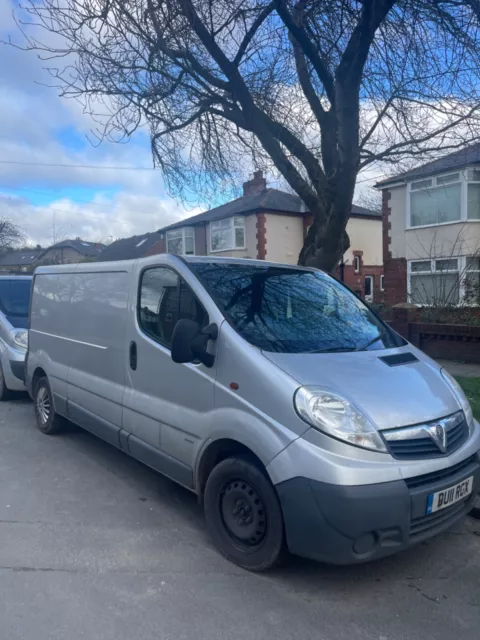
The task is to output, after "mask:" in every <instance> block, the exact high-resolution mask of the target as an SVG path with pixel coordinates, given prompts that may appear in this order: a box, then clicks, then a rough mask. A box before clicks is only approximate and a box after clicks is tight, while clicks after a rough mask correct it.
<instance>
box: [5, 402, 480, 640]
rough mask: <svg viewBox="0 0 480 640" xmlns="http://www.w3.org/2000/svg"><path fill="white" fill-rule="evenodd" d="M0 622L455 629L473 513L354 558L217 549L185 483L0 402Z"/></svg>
mask: <svg viewBox="0 0 480 640" xmlns="http://www.w3.org/2000/svg"><path fill="white" fill-rule="evenodd" d="M0 430H1V433H2V441H1V445H0V636H1V637H2V638H5V639H8V640H57V639H58V640H80V639H83V640H107V639H108V640H133V639H138V640H154V639H155V640H217V639H218V640H237V639H238V640H240V639H241V640H254V639H255V640H274V639H282V640H283V639H294V638H295V639H297V638H298V639H301V640H309V639H311V638H315V640H317V639H319V640H323V639H325V640H345V638H348V639H349V640H357V639H362V640H367V639H368V640H374V639H375V640H412V639H414V638H422V640H430V639H431V640H443V639H445V640H452V638H461V639H462V640H468V639H470V638H471V639H472V640H473V639H478V637H479V633H480V521H475V520H469V521H467V522H464V523H462V524H461V525H460V526H458V527H457V528H456V529H455V530H453V531H451V532H450V533H448V534H445V535H443V536H440V537H439V538H437V539H435V540H434V541H432V542H430V543H428V544H423V545H420V546H419V547H417V548H415V549H413V550H411V551H409V552H406V553H403V554H401V555H398V556H395V557H393V558H389V559H386V560H383V561H379V562H377V563H374V564H370V565H363V566H359V567H343V568H338V567H329V566H322V565H316V564H313V563H311V562H306V561H302V560H294V561H292V562H291V563H290V564H289V566H287V567H286V568H284V569H282V570H281V571H276V572H274V573H271V574H269V575H253V574H249V573H246V572H245V571H243V570H241V569H239V568H236V567H235V566H233V565H231V564H229V563H228V562H227V561H225V560H224V559H223V558H222V557H220V556H219V555H218V554H217V552H216V551H215V549H214V548H213V547H212V545H211V543H210V541H209V539H208V536H207V535H206V533H205V530H204V525H203V519H202V513H201V509H200V508H199V507H198V506H197V504H196V500H195V498H194V496H193V495H191V494H189V493H188V492H187V491H185V490H183V489H181V488H179V487H177V486H175V485H174V484H173V483H171V482H170V481H168V480H166V479H163V478H162V477H160V476H158V475H156V474H155V473H153V472H151V471H150V470H148V469H146V468H145V467H143V466H141V465H140V464H138V463H136V462H135V461H133V460H131V459H129V458H127V457H126V456H125V455H124V454H122V453H120V452H118V451H116V450H114V449H113V448H111V447H109V446H108V445H106V444H104V443H102V442H100V441H99V440H96V439H95V438H94V437H92V436H90V435H88V434H87V433H85V432H82V431H81V430H77V429H75V428H73V427H72V428H71V429H70V430H69V431H68V433H66V434H65V435H62V436H57V437H48V436H44V435H42V434H40V433H39V432H38V431H37V430H36V429H35V428H34V426H33V416H32V407H31V405H30V403H29V402H28V401H27V400H24V399H17V400H15V401H13V402H10V403H6V404H2V405H0Z"/></svg>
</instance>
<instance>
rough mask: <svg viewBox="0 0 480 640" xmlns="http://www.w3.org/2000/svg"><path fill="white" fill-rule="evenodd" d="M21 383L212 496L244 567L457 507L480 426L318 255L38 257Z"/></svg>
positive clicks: (47, 408) (362, 542) (328, 552)
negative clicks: (270, 258)
mask: <svg viewBox="0 0 480 640" xmlns="http://www.w3.org/2000/svg"><path fill="white" fill-rule="evenodd" d="M27 384H28V387H29V390H30V393H31V394H32V397H33V399H34V407H35V413H36V419H37V425H38V428H39V429H40V430H41V431H42V432H43V433H46V434H52V433H54V432H56V431H58V430H59V429H60V428H61V426H62V419H64V418H68V419H69V420H72V421H73V422H75V423H76V424H78V425H80V426H81V427H84V428H85V429H87V430H89V431H91V432H92V433H94V434H96V435H98V436H100V437H101V438H103V439H104V440H106V441H107V442H110V443H111V444H113V445H114V446H116V447H118V448H119V449H121V450H123V451H125V452H127V453H129V454H130V455H132V456H133V457H135V458H137V459H138V460H140V461H142V462H144V463H145V464H147V465H149V466H150V467H152V468H154V469H156V470H158V471H160V472H161V473H163V474H165V475H167V476H168V477H170V478H172V479H173V480H175V481H176V482H178V483H180V484H182V485H183V486H185V487H187V488H188V489H190V490H191V491H194V492H195V493H197V494H198V496H200V497H201V498H202V499H203V503H204V506H205V514H206V519H207V523H208V526H209V529H210V531H211V534H212V537H213V539H214V541H215V543H216V544H217V546H218V547H219V549H220V550H221V551H222V552H223V553H224V554H225V555H226V556H227V557H228V558H229V559H230V560H232V561H233V562H235V563H237V564H239V565H240V566H243V567H245V568H248V569H251V570H257V571H258V570H262V569H267V568H269V567H271V566H273V565H274V564H275V563H277V562H278V561H279V560H280V559H281V558H282V556H283V555H284V552H285V550H286V549H289V550H290V551H291V552H293V553H295V554H299V555H303V556H306V557H309V558H315V559H318V560H321V561H326V562H333V563H338V564H347V563H355V562H362V561H366V560H370V559H373V558H379V557H382V556H386V555H388V554H391V553H394V552H396V551H399V550H402V549H405V548H407V547H409V546H410V545H412V544H414V543H417V542H420V541H422V540H425V539H427V538H429V537H431V536H433V535H435V534H436V533H439V532H441V531H443V530H445V529H447V528H448V527H450V526H451V525H453V524H454V523H455V522H457V521H458V520H459V519H460V518H462V517H463V516H464V515H465V514H466V513H467V512H468V511H469V509H470V508H471V507H472V505H473V502H474V495H475V493H477V492H478V490H479V489H480V460H479V453H478V452H479V449H480V427H479V425H478V423H477V422H476V421H475V420H474V419H473V416H472V411H471V408H470V405H469V403H468V401H467V399H466V397H465V395H464V394H463V392H462V391H461V389H460V387H459V386H458V384H457V383H456V382H455V380H454V379H453V378H451V377H450V376H449V375H448V373H447V372H445V371H444V370H443V369H441V368H440V367H439V365H437V364H436V363H435V362H433V361H432V360H430V359H429V358H428V357H427V356H425V354H423V353H422V352H421V351H419V350H418V349H416V348H414V347H413V346H412V345H410V344H408V343H407V342H406V341H405V340H404V339H403V338H401V337H400V336H399V335H398V334H396V333H395V332H394V331H392V330H391V329H390V328H389V327H388V326H387V325H386V324H384V323H383V322H382V321H381V320H380V319H379V318H378V317H377V316H376V315H375V314H374V313H373V312H372V311H371V310H370V309H369V308H368V307H366V306H365V304H364V303H363V302H362V301H361V300H359V299H358V298H357V297H356V296H354V295H353V294H352V293H351V292H350V291H349V290H348V289H347V288H346V287H344V286H343V285H342V284H341V283H339V282H337V281H336V280H335V279H333V278H331V277H330V276H328V275H326V274H325V273H322V272H320V271H317V270H314V269H304V268H299V267H292V266H287V265H280V264H273V263H267V262H263V261H254V260H236V259H217V258H213V257H193V256H192V257H189V258H185V259H183V258H180V257H177V256H172V255H162V256H158V255H157V256H152V257H149V258H144V259H140V260H136V261H125V262H116V263H115V262H112V263H106V262H103V263H98V264H92V263H90V264H78V265H63V266H57V267H42V268H39V269H37V271H36V272H35V278H34V286H33V294H32V303H31V315H30V333H29V351H28V356H27Z"/></svg>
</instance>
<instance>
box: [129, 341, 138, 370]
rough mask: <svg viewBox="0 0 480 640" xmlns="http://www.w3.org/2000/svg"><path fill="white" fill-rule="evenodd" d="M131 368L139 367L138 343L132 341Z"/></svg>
mask: <svg viewBox="0 0 480 640" xmlns="http://www.w3.org/2000/svg"><path fill="white" fill-rule="evenodd" d="M130 368H131V369H133V370H134V371H135V370H136V368H137V343H136V342H133V340H132V342H130Z"/></svg>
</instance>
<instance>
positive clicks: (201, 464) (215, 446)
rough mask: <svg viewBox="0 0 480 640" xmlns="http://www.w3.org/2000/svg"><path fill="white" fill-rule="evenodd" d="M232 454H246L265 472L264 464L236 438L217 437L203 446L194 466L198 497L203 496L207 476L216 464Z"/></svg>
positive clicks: (232, 455) (236, 455)
mask: <svg viewBox="0 0 480 640" xmlns="http://www.w3.org/2000/svg"><path fill="white" fill-rule="evenodd" d="M234 456H235V457H238V456H246V457H248V458H250V459H251V460H252V461H253V462H255V464H257V466H258V467H260V468H261V469H262V470H263V471H264V472H265V473H266V469H265V465H264V464H263V462H262V461H261V460H260V458H259V457H258V456H257V455H256V454H255V452H254V451H252V449H250V448H249V447H247V446H246V445H245V444H243V443H241V442H239V441H238V440H234V439H232V438H219V439H218V440H213V441H210V442H209V443H208V444H207V445H206V446H205V447H204V448H203V450H202V452H201V454H200V456H199V459H198V463H197V466H196V473H195V488H196V492H197V494H198V496H199V497H200V498H201V497H202V496H203V493H204V490H205V485H206V483H207V480H208V476H209V475H210V473H211V472H212V470H213V469H214V468H215V467H216V465H217V464H218V463H219V462H221V461H222V460H226V459H227V458H231V457H234ZM267 475H268V474H267Z"/></svg>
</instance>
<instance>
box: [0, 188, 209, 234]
mask: <svg viewBox="0 0 480 640" xmlns="http://www.w3.org/2000/svg"><path fill="white" fill-rule="evenodd" d="M0 207H1V211H2V215H4V216H5V217H8V218H9V219H10V220H11V221H12V222H13V223H14V224H16V225H18V226H19V227H21V228H22V229H24V231H25V232H26V234H27V241H28V243H29V244H41V245H42V246H48V245H50V244H52V243H53V241H54V240H56V241H57V242H58V241H60V240H64V239H66V238H75V237H81V238H82V239H84V240H93V241H102V240H104V241H105V240H107V239H110V240H112V239H116V238H119V237H127V236H131V235H136V234H141V233H146V232H148V231H155V230H156V229H159V228H161V227H163V226H166V225H168V224H171V223H173V222H176V221H178V220H180V219H182V218H183V217H184V216H185V211H184V210H183V209H182V208H181V207H178V206H175V205H173V204H172V202H171V201H170V200H161V199H159V198H155V197H152V196H147V195H143V196H142V195H138V194H131V193H120V194H118V195H116V196H114V197H113V198H104V197H101V196H99V197H97V198H96V199H95V200H94V201H93V202H92V203H90V204H82V203H74V202H72V201H71V200H68V199H62V200H58V201H55V202H52V203H51V204H49V205H48V206H34V205H32V204H31V203H29V202H28V201H27V200H25V199H22V198H16V197H9V196H5V195H2V194H1V193H0ZM198 212H199V211H198V210H194V211H191V212H190V213H189V215H194V214H195V213H198Z"/></svg>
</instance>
